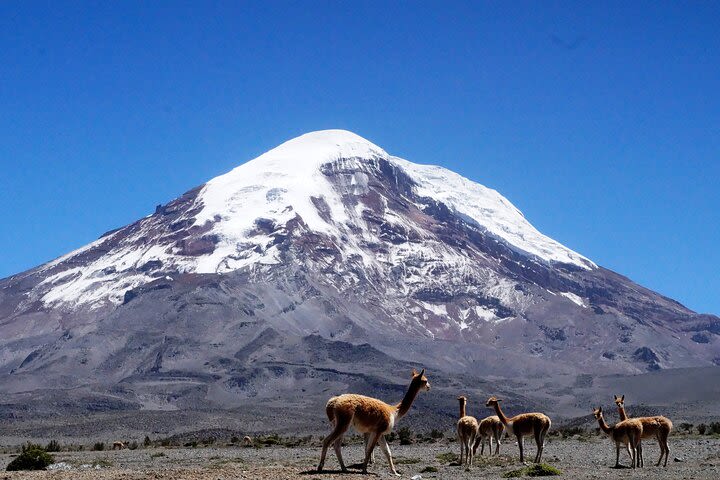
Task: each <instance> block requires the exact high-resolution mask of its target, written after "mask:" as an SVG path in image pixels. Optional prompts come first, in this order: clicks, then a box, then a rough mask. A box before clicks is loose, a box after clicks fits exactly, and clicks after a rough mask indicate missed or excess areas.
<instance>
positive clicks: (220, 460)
mask: <svg viewBox="0 0 720 480" xmlns="http://www.w3.org/2000/svg"><path fill="white" fill-rule="evenodd" d="M644 443H645V464H646V467H645V468H644V469H636V470H631V469H614V468H611V467H612V466H613V465H614V463H615V450H614V446H613V445H612V444H611V442H610V441H609V440H608V439H607V438H605V437H590V438H571V439H565V440H562V439H559V438H553V439H550V441H549V442H548V444H547V445H546V447H545V458H544V461H545V462H546V463H548V464H550V465H552V466H554V467H556V468H558V469H560V470H561V471H562V472H563V477H566V478H583V479H585V478H641V479H663V478H667V479H679V478H687V479H713V480H715V479H718V478H720V439H718V438H710V437H671V443H670V448H671V451H670V461H669V462H668V467H667V468H662V467H655V461H656V460H657V457H658V456H659V448H658V446H657V444H655V443H653V442H649V441H647V440H646V441H645V442H644ZM391 449H392V452H393V457H394V458H395V459H396V463H397V468H398V470H399V471H400V472H401V474H402V477H403V478H411V477H414V478H415V480H417V477H416V476H417V475H420V476H421V478H422V479H431V478H433V479H456V478H457V479H470V478H501V477H502V475H503V474H504V473H507V472H509V471H512V470H516V469H519V468H521V467H523V465H522V464H521V463H520V462H519V457H518V453H517V452H518V451H517V445H516V444H515V443H514V442H510V441H509V440H506V441H505V443H504V444H503V447H502V450H501V453H502V454H501V455H500V456H497V457H488V456H487V455H486V456H484V457H482V458H480V457H476V459H477V461H476V462H475V465H474V466H473V468H472V469H471V471H469V472H465V471H464V470H463V469H462V468H461V467H459V466H457V465H454V464H453V463H454V462H452V460H451V459H450V458H449V456H448V455H447V454H448V453H457V449H458V444H457V443H449V442H441V443H434V444H415V445H407V446H400V445H392V446H391ZM331 450H332V449H331ZM526 451H528V453H529V454H530V455H531V456H533V455H534V452H535V448H534V444H533V445H528V446H527V448H526ZM343 453H344V457H345V460H346V462H347V463H351V462H359V461H360V459H361V456H362V451H361V446H359V445H350V446H346V447H344V448H343ZM319 454H320V449H319V447H297V448H287V447H267V448H241V447H217V448H149V449H138V450H120V451H104V452H59V453H56V454H55V458H56V461H57V462H62V463H61V464H60V467H64V468H66V469H65V470H63V469H61V468H57V469H55V470H51V471H44V472H5V471H4V470H5V467H6V465H7V464H8V463H9V462H10V461H11V460H12V456H11V455H8V454H5V455H1V456H0V469H2V472H0V480H20V479H41V478H42V479H46V478H47V479H57V480H70V479H73V480H74V479H99V480H104V479H124V480H129V479H168V480H171V479H172V480H200V479H202V480H206V479H207V480H225V479H228V480H229V479H272V480H275V479H307V480H315V479H333V478H338V479H344V480H352V479H355V478H358V479H359V478H365V479H367V478H368V476H367V475H361V474H359V472H358V473H350V474H342V473H340V472H338V471H336V469H337V468H338V464H337V460H336V459H335V455H334V453H333V452H332V451H330V452H328V460H327V463H326V468H328V469H330V471H329V472H325V473H322V474H318V473H317V472H316V471H315V470H314V469H315V467H316V466H317V461H318V457H319ZM676 460H681V461H676ZM621 463H624V464H625V465H627V464H628V459H627V455H626V454H625V453H624V452H623V455H622V456H621ZM433 469H436V470H437V471H431V470H433ZM369 470H370V476H371V477H383V478H388V477H391V474H390V471H389V469H388V466H387V463H386V461H385V458H384V456H383V455H382V454H381V453H380V452H376V463H375V464H374V465H372V466H371V467H370V469H369ZM355 472H357V470H355Z"/></svg>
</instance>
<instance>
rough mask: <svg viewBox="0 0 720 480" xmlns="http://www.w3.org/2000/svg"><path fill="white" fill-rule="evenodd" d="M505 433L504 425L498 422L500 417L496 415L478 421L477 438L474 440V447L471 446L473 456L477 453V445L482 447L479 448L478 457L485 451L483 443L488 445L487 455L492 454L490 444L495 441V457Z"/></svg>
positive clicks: (498, 452)
mask: <svg viewBox="0 0 720 480" xmlns="http://www.w3.org/2000/svg"><path fill="white" fill-rule="evenodd" d="M504 431H505V425H503V423H502V422H501V421H500V417H498V416H497V415H490V416H489V417H485V418H483V419H482V420H480V424H479V425H478V436H477V438H476V439H475V445H474V446H473V454H474V453H475V452H476V451H477V448H478V445H482V447H481V448H480V455H482V454H483V452H484V451H485V443H487V444H488V453H489V454H490V455H492V454H493V451H492V444H493V440H495V444H496V447H495V455H499V454H500V439H501V438H502V434H503V432H504Z"/></svg>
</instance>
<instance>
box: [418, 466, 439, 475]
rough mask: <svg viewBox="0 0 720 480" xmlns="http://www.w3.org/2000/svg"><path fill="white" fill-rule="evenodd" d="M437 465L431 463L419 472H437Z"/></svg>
mask: <svg viewBox="0 0 720 480" xmlns="http://www.w3.org/2000/svg"><path fill="white" fill-rule="evenodd" d="M437 471H438V469H437V467H433V466H432V465H428V466H427V467H425V468H423V469H422V470H420V473H435V472H437Z"/></svg>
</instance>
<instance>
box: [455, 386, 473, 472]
mask: <svg viewBox="0 0 720 480" xmlns="http://www.w3.org/2000/svg"><path fill="white" fill-rule="evenodd" d="M457 399H458V402H460V420H458V422H457V433H458V441H459V442H460V465H465V468H466V469H468V470H469V469H470V466H471V465H472V461H473V454H474V453H475V452H474V451H473V446H474V445H475V437H476V436H477V433H478V421H477V419H476V418H475V417H471V416H469V415H467V414H466V413H465V407H466V406H467V398H465V397H463V396H459V397H458V398H457ZM463 459H464V460H465V462H464V463H463Z"/></svg>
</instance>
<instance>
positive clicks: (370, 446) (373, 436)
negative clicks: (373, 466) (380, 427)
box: [362, 432, 380, 473]
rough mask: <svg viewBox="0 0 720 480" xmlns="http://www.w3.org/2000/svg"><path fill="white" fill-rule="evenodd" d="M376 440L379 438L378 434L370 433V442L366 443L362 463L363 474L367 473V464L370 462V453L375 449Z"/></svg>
mask: <svg viewBox="0 0 720 480" xmlns="http://www.w3.org/2000/svg"><path fill="white" fill-rule="evenodd" d="M378 438H380V432H371V433H370V441H369V442H368V444H367V448H366V449H365V461H364V462H363V468H362V471H363V473H367V466H368V462H369V461H370V456H371V455H372V451H373V450H374V449H375V445H377V442H378Z"/></svg>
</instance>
